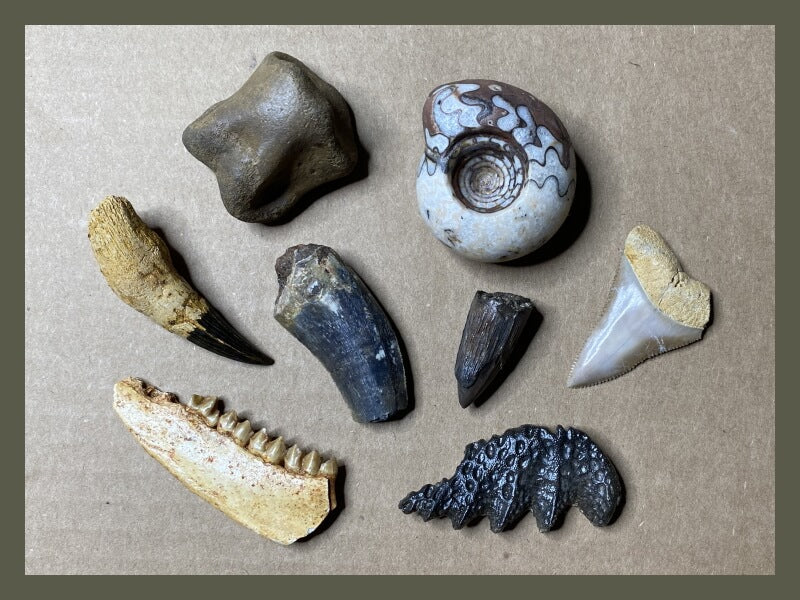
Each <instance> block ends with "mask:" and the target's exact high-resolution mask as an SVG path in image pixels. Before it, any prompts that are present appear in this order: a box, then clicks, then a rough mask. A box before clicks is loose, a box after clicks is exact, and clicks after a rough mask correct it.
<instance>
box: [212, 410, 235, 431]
mask: <svg viewBox="0 0 800 600" xmlns="http://www.w3.org/2000/svg"><path fill="white" fill-rule="evenodd" d="M238 423H239V415H237V414H236V411H235V410H230V411H228V412H226V413H225V414H224V415H222V416H221V417H220V418H219V425H217V429H219V430H220V431H223V432H225V433H233V430H234V429H235V428H236V425H237V424H238Z"/></svg>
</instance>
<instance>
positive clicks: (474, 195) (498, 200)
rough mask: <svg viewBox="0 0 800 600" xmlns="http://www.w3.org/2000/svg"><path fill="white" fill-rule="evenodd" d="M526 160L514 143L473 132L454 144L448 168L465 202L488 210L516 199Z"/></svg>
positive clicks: (475, 208)
mask: <svg viewBox="0 0 800 600" xmlns="http://www.w3.org/2000/svg"><path fill="white" fill-rule="evenodd" d="M526 162H527V161H526V159H525V154H524V153H523V152H522V151H521V148H519V146H518V145H517V144H515V143H513V142H508V141H506V140H504V139H503V138H501V137H498V136H492V135H475V136H470V137H466V138H462V139H461V140H459V141H458V142H456V143H455V144H454V145H453V148H452V149H451V150H450V153H449V160H448V166H447V170H448V172H450V173H452V179H451V181H452V186H453V190H454V191H455V193H456V196H457V197H458V199H459V200H461V202H462V203H463V204H464V206H466V207H467V208H470V209H472V210H475V211H478V212H484V213H489V212H494V211H496V210H501V209H503V208H505V207H506V206H508V205H510V204H511V203H512V202H514V200H516V199H517V197H518V196H519V194H520V192H521V191H522V185H523V184H524V182H525V179H526V178H527V167H526Z"/></svg>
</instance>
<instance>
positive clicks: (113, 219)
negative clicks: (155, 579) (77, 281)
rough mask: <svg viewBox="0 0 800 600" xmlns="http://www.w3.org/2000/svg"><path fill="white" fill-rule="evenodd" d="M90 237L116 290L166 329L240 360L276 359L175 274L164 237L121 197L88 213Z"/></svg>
mask: <svg viewBox="0 0 800 600" xmlns="http://www.w3.org/2000/svg"><path fill="white" fill-rule="evenodd" d="M89 241H90V243H91V245H92V250H93V251H94V256H95V258H96V259H97V263H98V264H99V265H100V271H101V272H102V273H103V276H104V277H105V278H106V282H107V283H108V285H109V287H110V288H111V289H112V290H113V291H114V293H115V294H116V295H117V296H119V297H120V299H121V300H122V301H123V302H125V303H126V304H128V305H129V306H132V307H133V308H135V309H136V310H138V311H139V312H140V313H142V314H144V315H147V316H148V317H150V318H151V319H152V320H153V321H155V322H156V323H158V324H159V325H161V326H162V327H163V328H164V329H166V330H167V331H171V332H172V333H175V334H177V335H179V336H181V337H184V338H186V339H188V340H189V341H190V342H193V343H195V344H197V345H198V346H200V347H201V348H205V349H206V350H210V351H211V352H214V353H216V354H219V355H221V356H225V357H227V358H232V359H234V360H238V361H240V362H245V363H251V364H257V365H271V364H272V363H273V362H274V361H273V360H272V359H271V358H270V357H268V356H266V355H265V354H263V353H262V352H261V351H260V350H259V349H258V348H256V347H255V346H253V345H252V344H251V343H250V342H248V341H247V340H246V339H245V338H244V337H242V335H241V334H240V333H239V332H238V331H236V329H234V327H233V325H231V324H230V323H228V321H227V320H226V319H225V317H223V316H222V315H221V314H220V313H219V312H218V311H217V310H216V309H215V308H214V307H213V306H211V304H210V303H209V302H208V301H207V300H206V299H205V298H203V297H202V296H201V295H200V294H199V293H198V292H197V291H196V290H195V289H194V288H193V287H192V286H191V285H189V282H187V281H186V280H185V279H184V278H183V277H181V276H180V275H179V274H178V272H177V271H176V270H175V267H174V265H173V264H172V257H171V256H170V253H169V249H168V248H167V245H166V243H165V242H164V240H163V239H161V237H160V236H159V235H158V234H157V233H156V232H155V231H153V230H152V229H150V228H149V227H148V226H147V225H146V224H145V223H144V222H143V221H142V220H141V219H140V218H139V215H137V214H136V211H135V210H134V209H133V206H132V205H131V203H130V202H128V200H126V199H125V198H122V197H119V196H108V197H107V198H106V199H105V200H103V201H102V202H101V203H100V204H99V205H98V206H97V208H95V209H94V210H93V211H92V212H91V213H90V215H89Z"/></svg>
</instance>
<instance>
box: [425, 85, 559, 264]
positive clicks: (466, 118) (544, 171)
mask: <svg viewBox="0 0 800 600" xmlns="http://www.w3.org/2000/svg"><path fill="white" fill-rule="evenodd" d="M423 129H424V133H425V153H424V154H423V157H422V161H421V163H420V167H419V172H418V174H417V198H418V202H419V211H420V214H421V215H422V217H423V219H425V221H426V223H427V225H428V226H429V227H430V228H431V230H432V231H433V233H434V235H435V236H436V237H437V238H438V239H439V240H440V241H441V242H442V243H444V244H445V245H447V246H449V247H450V248H452V249H453V250H455V251H457V252H459V253H461V254H463V255H465V256H467V257H468V258H471V259H474V260H479V261H483V262H502V261H506V260H512V259H514V258H517V257H519V256H522V255H524V254H527V253H529V252H531V251H533V250H535V249H536V248H538V247H540V246H541V245H543V244H544V243H545V242H547V240H548V239H550V237H552V235H553V234H554V233H555V232H556V231H557V230H558V228H559V227H560V226H561V224H562V223H563V222H564V220H565V218H566V216H567V213H568V212H569V208H570V206H571V203H572V197H573V195H574V192H575V155H574V150H573V149H572V144H571V142H570V139H569V134H568V133H567V131H566V129H565V128H564V126H563V124H562V123H561V121H560V120H559V119H558V117H557V116H556V115H555V113H553V111H552V110H550V108H548V107H547V106H546V105H545V104H544V103H543V102H541V101H539V100H538V99H537V98H535V97H534V96H532V95H531V94H529V93H527V92H525V91H523V90H520V89H518V88H515V87H513V86H510V85H507V84H504V83H498V82H496V81H488V80H467V81H459V82H455V83H449V84H445V85H442V86H439V87H438V88H436V89H435V90H434V91H433V92H431V94H430V95H429V96H428V99H427V100H426V102H425V106H424V108H423Z"/></svg>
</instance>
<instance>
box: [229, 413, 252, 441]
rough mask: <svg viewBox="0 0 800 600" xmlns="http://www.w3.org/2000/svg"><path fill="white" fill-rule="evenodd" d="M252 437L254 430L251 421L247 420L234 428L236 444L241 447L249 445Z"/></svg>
mask: <svg viewBox="0 0 800 600" xmlns="http://www.w3.org/2000/svg"><path fill="white" fill-rule="evenodd" d="M252 435H253V428H252V427H251V426H250V421H248V420H247V419H245V420H244V421H242V422H241V423H239V424H238V425H237V426H236V427H234V428H233V439H234V440H236V443H237V444H239V445H240V446H245V445H247V442H249V441H250V437H251V436H252Z"/></svg>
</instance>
